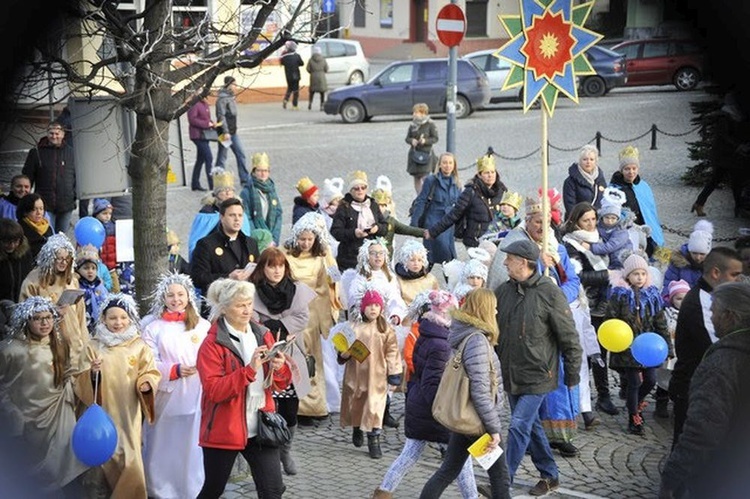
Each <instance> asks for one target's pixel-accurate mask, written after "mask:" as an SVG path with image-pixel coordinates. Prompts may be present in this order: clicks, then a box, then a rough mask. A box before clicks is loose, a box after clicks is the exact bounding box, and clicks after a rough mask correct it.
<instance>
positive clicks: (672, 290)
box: [667, 279, 690, 303]
mask: <svg viewBox="0 0 750 499" xmlns="http://www.w3.org/2000/svg"><path fill="white" fill-rule="evenodd" d="M667 290H668V291H669V303H672V298H674V296H675V295H676V294H679V293H687V292H688V291H690V284H688V282H687V281H686V280H685V279H680V280H679V281H672V282H670V283H669V286H667Z"/></svg>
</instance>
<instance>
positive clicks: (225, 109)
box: [216, 76, 250, 185]
mask: <svg viewBox="0 0 750 499" xmlns="http://www.w3.org/2000/svg"><path fill="white" fill-rule="evenodd" d="M236 92H237V81H236V80H235V79H234V77H232V76H225V77H224V86H223V87H221V90H219V96H218V97H217V99H216V119H217V120H218V121H220V122H221V130H222V133H223V134H228V135H229V136H230V138H231V143H230V145H229V147H226V146H224V145H223V144H222V143H221V142H219V151H218V154H217V155H216V167H217V168H224V164H225V163H226V161H227V149H230V148H231V149H232V152H233V153H234V157H235V159H237V173H238V174H239V177H240V182H241V183H242V185H245V184H247V183H248V182H249V181H250V176H249V175H248V173H247V158H246V157H245V150H244V149H243V148H242V142H240V137H239V135H237V100H236V98H235V93H236Z"/></svg>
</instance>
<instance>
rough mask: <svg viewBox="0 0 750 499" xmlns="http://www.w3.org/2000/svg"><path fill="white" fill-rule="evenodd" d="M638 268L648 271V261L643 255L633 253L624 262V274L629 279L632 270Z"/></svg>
mask: <svg viewBox="0 0 750 499" xmlns="http://www.w3.org/2000/svg"><path fill="white" fill-rule="evenodd" d="M638 269H641V270H645V271H646V273H648V262H646V259H645V258H643V257H642V256H641V255H638V254H636V253H633V254H632V255H630V256H629V257H627V258H626V259H625V261H624V262H623V263H622V276H623V277H624V278H625V279H627V278H628V276H629V275H630V273H631V272H633V271H634V270H638Z"/></svg>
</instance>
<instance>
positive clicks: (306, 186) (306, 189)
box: [295, 177, 318, 197]
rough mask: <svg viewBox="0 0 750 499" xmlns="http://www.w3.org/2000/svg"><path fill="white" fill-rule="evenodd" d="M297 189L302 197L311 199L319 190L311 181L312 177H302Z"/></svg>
mask: <svg viewBox="0 0 750 499" xmlns="http://www.w3.org/2000/svg"><path fill="white" fill-rule="evenodd" d="M295 187H296V188H297V191H299V193H300V194H302V197H310V196H312V195H313V193H315V191H317V190H318V187H317V186H316V185H315V184H313V181H312V180H310V177H302V178H301V179H299V182H297V185H296V186H295Z"/></svg>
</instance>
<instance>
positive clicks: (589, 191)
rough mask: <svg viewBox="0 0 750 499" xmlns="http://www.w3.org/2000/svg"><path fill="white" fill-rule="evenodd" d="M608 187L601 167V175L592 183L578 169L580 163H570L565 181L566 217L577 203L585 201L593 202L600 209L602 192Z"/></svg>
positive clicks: (564, 201) (564, 200)
mask: <svg viewBox="0 0 750 499" xmlns="http://www.w3.org/2000/svg"><path fill="white" fill-rule="evenodd" d="M606 188H607V180H606V179H605V178H604V173H603V172H602V169H601V168H599V176H598V177H596V180H595V181H594V185H591V184H589V183H588V181H587V180H586V179H584V178H583V175H581V172H580V171H578V163H573V164H572V165H570V168H568V177H567V178H566V179H565V182H563V204H564V205H565V217H566V218H567V216H568V215H569V214H570V212H571V211H572V210H573V207H574V206H575V205H577V204H578V203H581V202H583V201H587V202H589V203H591V204H592V205H593V206H594V208H596V209H597V210H598V209H599V207H600V206H601V204H602V194H603V193H604V189H606Z"/></svg>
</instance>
